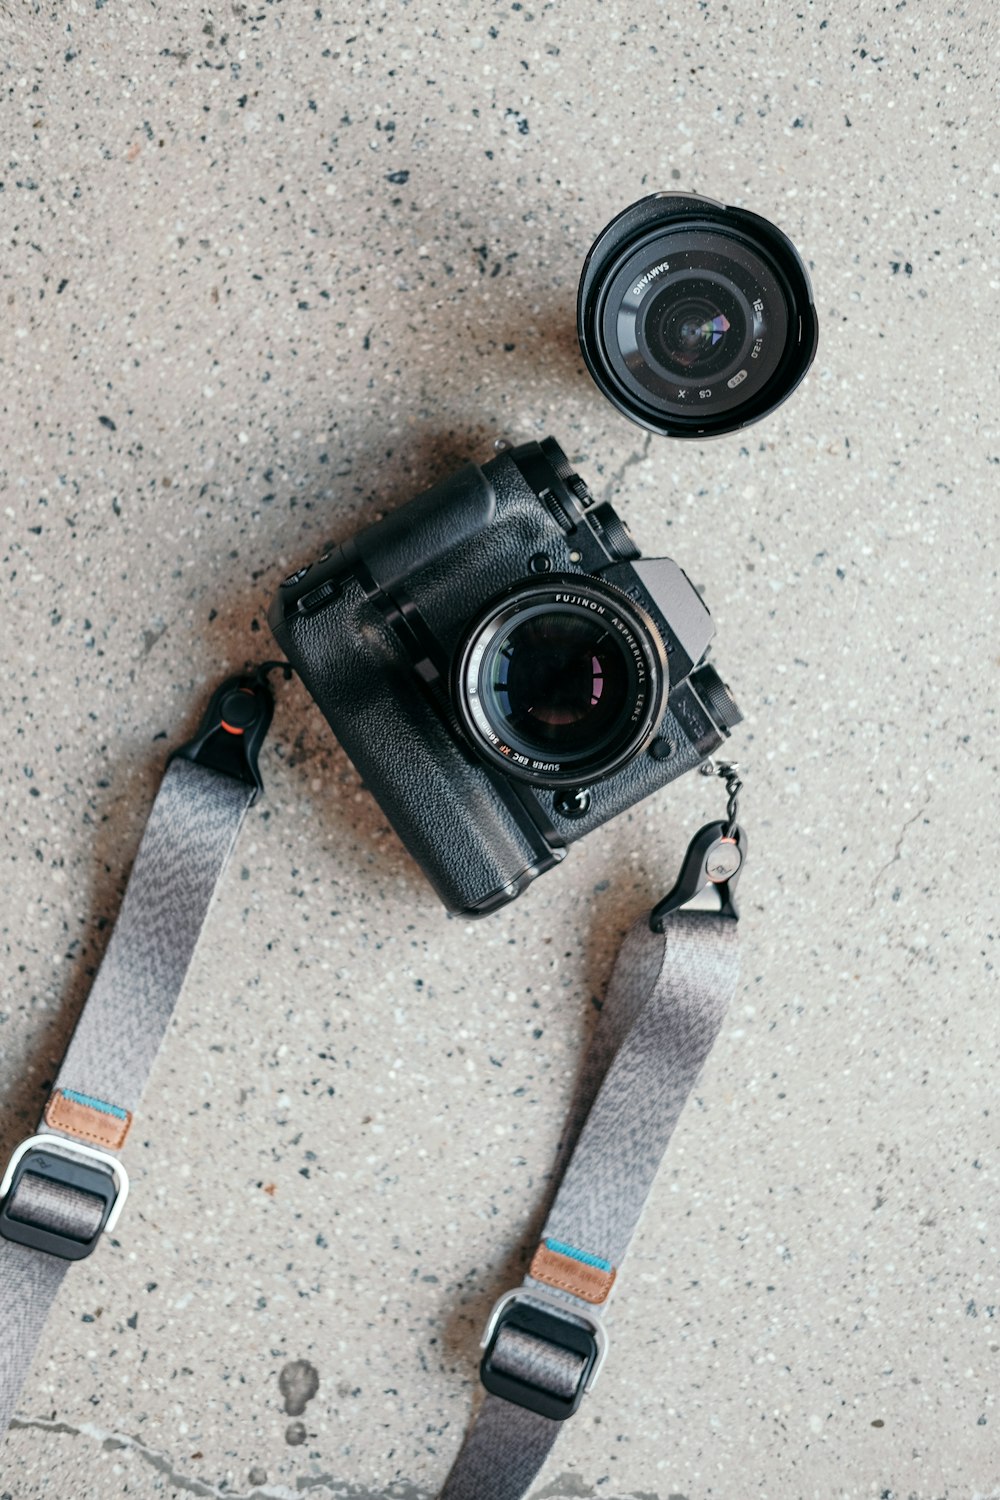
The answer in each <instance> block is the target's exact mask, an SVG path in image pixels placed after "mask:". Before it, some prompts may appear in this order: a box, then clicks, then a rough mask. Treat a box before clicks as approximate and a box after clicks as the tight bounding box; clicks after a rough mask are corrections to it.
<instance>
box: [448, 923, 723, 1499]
mask: <svg viewBox="0 0 1000 1500" xmlns="http://www.w3.org/2000/svg"><path fill="white" fill-rule="evenodd" d="M737 975H738V948H737V940H736V923H735V922H734V921H733V920H732V919H731V918H729V917H723V916H715V915H711V914H708V913H706V912H693V911H683V910H682V911H678V912H675V913H674V914H673V915H672V916H670V917H668V918H667V920H666V922H665V925H664V931H663V932H662V933H655V932H653V931H652V930H651V929H650V926H649V923H648V921H647V920H645V919H644V920H643V921H641V922H638V923H637V924H636V925H635V927H633V928H632V930H631V932H630V933H629V934H628V936H627V938H626V939H625V942H624V944H623V945H622V948H621V952H620V953H619V955H618V960H617V962H616V964H615V968H614V972H613V974H612V977H611V983H610V985H609V988H608V995H607V999H606V1001H605V1005H604V1009H603V1011H602V1013H601V1019H600V1022H599V1024H598V1028H597V1033H596V1035H595V1038H594V1042H593V1044H592V1047H591V1050H590V1052H589V1054H588V1057H587V1061H586V1065H585V1068H584V1075H583V1083H582V1085H581V1089H580V1093H579V1095H578V1098H577V1100H576V1104H575V1108H574V1111H573V1117H572V1124H571V1128H570V1132H569V1135H570V1141H569V1144H568V1148H567V1149H564V1152H563V1158H564V1160H565V1161H566V1165H565V1168H564V1170H563V1173H562V1177H561V1180H560V1181H559V1185H558V1189H557V1191H556V1194H555V1197H554V1200H553V1202H552V1205H551V1208H550V1210H549V1214H548V1217H547V1219H546V1222H545V1228H544V1231H543V1233H542V1240H541V1244H540V1245H539V1248H538V1250H537V1251H536V1253H535V1256H534V1258H533V1260H532V1263H531V1267H530V1269H529V1273H528V1275H527V1276H526V1277H525V1279H524V1283H523V1286H522V1288H521V1289H520V1292H519V1294H518V1297H517V1299H516V1302H515V1304H514V1305H515V1308H517V1307H520V1308H521V1309H525V1308H526V1309H532V1308H537V1309H541V1310H542V1311H543V1312H547V1313H548V1314H549V1316H550V1318H551V1316H552V1315H553V1314H555V1317H556V1321H557V1324H561V1323H562V1322H563V1320H565V1322H566V1323H568V1324H569V1325H570V1326H571V1327H575V1328H580V1329H584V1330H587V1331H589V1332H590V1333H591V1334H593V1335H594V1340H595V1343H600V1344H601V1345H603V1338H604V1335H603V1319H604V1314H605V1312H606V1309H607V1305H608V1299H609V1298H610V1295H611V1291H612V1288H613V1287H614V1286H615V1284H616V1278H617V1272H618V1268H619V1267H620V1266H621V1263H622V1261H623V1260H624V1258H625V1255H626V1253H627V1251H628V1247H629V1244H630V1243H631V1240H632V1236H633V1235H634V1233H635V1230H636V1227H637V1225H638V1223H639V1219H640V1217H641V1214H642V1210H643V1208H644V1206H645V1203H646V1200H647V1198H648V1196H649V1193H650V1190H651V1188H652V1186H653V1180H654V1178H655V1176H656V1173H657V1169H658V1168H659V1165H660V1162H661V1161H662V1159H663V1155H664V1153H665V1151H666V1149H667V1145H668V1143H669V1140H670V1137H671V1135H672V1134H673V1130H674V1127H675V1125H676V1124H677V1121H678V1119H679V1117H680V1113H681V1110H682V1109H683V1107H684V1104H685V1102H686V1100H687V1099H688V1097H689V1095H690V1093H691V1090H692V1089H693V1088H694V1085H695V1083H696V1082H697V1079H698V1075H699V1074H700V1072H701V1070H702V1067H703V1066H704V1063H705V1060H706V1058H707V1057H708V1054H709V1052H710V1051H711V1050H712V1046H713V1044H714V1042H715V1039H716V1037H717V1036H718V1034H719V1029H720V1027H721V1025H722V1022H723V1018H724V1017H725V1014H726V1010H727V1007H728V1005H729V1001H730V999H731V997H732V994H733V991H734V989H735V987H736V980H737ZM574 1139H575V1144H573V1141H574ZM514 1316H515V1321H514V1322H513V1324H512V1326H507V1324H506V1322H505V1320H504V1319H503V1318H501V1321H500V1325H499V1327H500V1331H499V1333H498V1334H497V1335H496V1338H495V1341H494V1343H493V1345H492V1351H491V1353H490V1356H489V1362H490V1366H491V1368H492V1370H493V1371H495V1372H498V1373H499V1374H500V1375H501V1376H504V1377H511V1376H512V1377H514V1378H515V1380H517V1381H519V1382H521V1383H522V1384H523V1386H524V1387H526V1388H527V1389H528V1394H529V1397H530V1395H531V1393H532V1392H539V1391H540V1392H543V1393H545V1394H546V1395H548V1396H554V1397H556V1398H558V1399H565V1398H566V1397H567V1396H568V1395H570V1394H572V1392H573V1391H574V1390H575V1389H576V1388H577V1386H578V1385H579V1384H580V1380H581V1376H582V1374H583V1372H584V1370H585V1367H586V1358H585V1356H584V1355H583V1354H581V1353H580V1352H578V1351H575V1350H573V1349H572V1348H571V1347H570V1348H567V1347H564V1346H562V1345H560V1344H559V1343H558V1342H557V1341H555V1340H553V1339H551V1338H549V1337H541V1336H539V1335H538V1334H537V1333H536V1332H532V1331H530V1330H526V1329H525V1328H523V1327H518V1326H517V1324H516V1316H517V1314H516V1312H515V1315H514ZM569 1342H570V1343H572V1342H573V1341H572V1340H570V1341H569ZM562 1425H563V1423H562V1421H559V1420H554V1419H553V1418H551V1417H549V1416H545V1415H539V1414H538V1413H537V1412H535V1411H531V1410H526V1409H525V1408H524V1407H523V1406H520V1405H518V1404H515V1402H514V1401H512V1400H506V1399H503V1398H502V1397H501V1396H499V1395H488V1396H487V1397H486V1400H485V1401H484V1402H483V1405H482V1407H481V1409H480V1412H479V1415H478V1417H477V1419H476V1421H475V1423H474V1425H473V1426H472V1428H471V1429H470V1432H469V1435H468V1437H467V1438H466V1441H465V1444H464V1446H463V1448H462V1449H461V1451H460V1453H459V1455H458V1458H457V1459H456V1461H455V1464H454V1467H453V1468H452V1471H451V1473H450V1475H449V1476H448V1479H447V1482H446V1484H445V1487H444V1489H443V1490H442V1492H441V1500H520V1497H521V1496H523V1495H525V1494H526V1493H527V1491H528V1490H529V1489H530V1487H531V1484H532V1482H533V1480H534V1479H535V1476H536V1475H537V1474H538V1472H539V1470H540V1469H541V1467H542V1465H543V1464H544V1462H545V1460H546V1458H547V1457H548V1454H549V1450H550V1449H551V1447H552V1444H553V1443H554V1442H555V1439H556V1437H557V1436H558V1434H559V1431H560V1429H561V1428H562Z"/></svg>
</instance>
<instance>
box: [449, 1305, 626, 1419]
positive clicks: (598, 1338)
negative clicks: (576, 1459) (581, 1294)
mask: <svg viewBox="0 0 1000 1500" xmlns="http://www.w3.org/2000/svg"><path fill="white" fill-rule="evenodd" d="M505 1332H514V1333H519V1334H521V1335H523V1336H524V1337H522V1339H521V1340H520V1341H519V1343H520V1345H521V1349H520V1350H519V1351H515V1358H511V1357H510V1351H509V1350H504V1349H503V1348H501V1349H498V1347H497V1345H498V1341H499V1340H500V1339H501V1337H502V1335H503V1334H504V1333H505ZM508 1342H509V1341H508ZM532 1345H534V1346H535V1347H534V1349H533V1348H532ZM481 1347H482V1348H483V1349H484V1350H485V1353H484V1354H483V1359H482V1363H481V1365H480V1367H479V1378H480V1379H481V1380H482V1382H483V1385H484V1386H485V1387H486V1389H487V1390H488V1391H490V1392H491V1393H492V1394H493V1395H494V1396H502V1397H503V1399H504V1400H505V1401H511V1402H513V1403H514V1405H515V1406H523V1407H526V1408H527V1410H528V1411H533V1412H537V1413H538V1415H539V1416H541V1417H549V1418H551V1419H552V1420H553V1421H554V1422H564V1421H565V1420H566V1418H567V1417H571V1416H572V1415H573V1413H574V1412H575V1411H576V1410H577V1408H578V1407H579V1405H580V1402H581V1401H582V1400H583V1398H584V1396H585V1395H586V1394H587V1392H588V1391H590V1390H593V1387H594V1384H595V1382H596V1380H597V1377H598V1375H599V1374H600V1371H601V1366H602V1365H603V1363H604V1360H605V1356H606V1355H607V1352H608V1336H607V1333H606V1332H605V1329H604V1327H603V1326H602V1324H601V1323H600V1321H599V1320H598V1319H597V1318H596V1317H590V1316H588V1314H587V1313H586V1312H584V1311H583V1310H582V1309H581V1310H580V1311H579V1312H578V1311H577V1309H576V1308H575V1307H574V1308H572V1309H570V1307H569V1306H568V1305H567V1304H566V1303H565V1302H563V1301H562V1300H560V1299H557V1298H556V1297H549V1296H547V1295H546V1294H545V1293H544V1292H538V1291H536V1290H535V1289H534V1287H532V1289H531V1291H530V1292H527V1291H526V1290H525V1289H524V1288H523V1287H518V1288H516V1289H515V1290H514V1291H512V1292H505V1293H504V1295H503V1296H502V1297H501V1298H500V1300H499V1301H498V1302H497V1303H496V1305H495V1306H494V1308H493V1311H492V1312H491V1313H490V1317H489V1322H488V1323H487V1325H486V1332H485V1333H484V1334H483V1337H482V1341H481ZM560 1351H561V1352H563V1353H565V1354H568V1355H571V1356H573V1355H575V1356H577V1366H578V1368H576V1369H575V1370H574V1369H573V1368H572V1361H571V1360H570V1361H565V1362H564V1364H565V1366H566V1368H565V1369H564V1370H563V1371H562V1372H559V1373H560V1378H559V1379H558V1381H557V1383H558V1385H559V1387H560V1388H559V1389H554V1388H553V1382H552V1376H553V1373H554V1372H553V1370H552V1369H551V1368H550V1369H549V1370H548V1371H546V1369H545V1355H546V1352H549V1353H550V1354H551V1353H553V1352H555V1353H556V1355H557V1357H558V1353H559V1352H560ZM517 1353H520V1354H521V1356H522V1358H521V1360H520V1363H521V1365H522V1369H521V1371H520V1372H519V1371H518V1370H517V1369H515V1368H513V1365H514V1364H515V1362H516V1354H517ZM547 1377H548V1384H544V1383H542V1382H544V1381H545V1380H546V1378H547ZM562 1377H565V1378H562Z"/></svg>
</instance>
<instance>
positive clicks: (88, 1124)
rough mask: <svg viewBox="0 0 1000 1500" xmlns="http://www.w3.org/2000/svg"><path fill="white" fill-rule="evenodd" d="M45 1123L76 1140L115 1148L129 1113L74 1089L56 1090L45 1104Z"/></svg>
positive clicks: (122, 1138)
mask: <svg viewBox="0 0 1000 1500" xmlns="http://www.w3.org/2000/svg"><path fill="white" fill-rule="evenodd" d="M45 1123H46V1125H51V1126H52V1129H53V1130H61V1131H63V1132H64V1133H65V1134H66V1135H73V1136H76V1138H77V1140H81V1141H90V1142H91V1143H92V1144H93V1145H95V1146H103V1147H104V1148H105V1149H106V1150H108V1151H118V1150H120V1149H121V1147H122V1146H124V1144H125V1138H126V1136H127V1135H128V1133H129V1127H130V1126H131V1124H132V1116H131V1114H130V1113H129V1111H128V1110H127V1109H120V1108H119V1106H118V1105H117V1104H107V1103H105V1101H104V1100H103V1099H93V1098H91V1097H90V1095H89V1094H78V1093H77V1092H76V1090H75V1089H56V1091H55V1093H54V1094H52V1095H51V1096H50V1097H49V1102H48V1104H47V1105H46V1106H45Z"/></svg>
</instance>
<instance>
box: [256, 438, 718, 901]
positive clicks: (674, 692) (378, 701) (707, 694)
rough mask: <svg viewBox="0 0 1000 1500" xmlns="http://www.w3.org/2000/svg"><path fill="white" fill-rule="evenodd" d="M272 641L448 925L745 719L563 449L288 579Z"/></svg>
mask: <svg viewBox="0 0 1000 1500" xmlns="http://www.w3.org/2000/svg"><path fill="white" fill-rule="evenodd" d="M271 628H272V629H273V631H274V634H275V636H276V638H277V640H278V642H279V643H280V645H281V647H282V649H283V650H284V652H285V654H286V655H287V657H288V659H289V661H290V662H291V663H292V665H293V666H294V667H295V668H296V670H297V671H298V673H299V674H300V676H301V677H302V680H303V682H304V683H305V685H306V687H307V688H308V690H309V692H310V693H311V694H312V696H313V697H314V698H315V700H316V702H317V703H318V704H319V706H320V708H321V709H322V710H323V713H324V714H325V715H326V717H327V719H328V720H329V722H330V725H331V727H332V728H333V730H334V732H335V734H336V735H337V738H338V739H339V740H340V742H341V744H342V745H343V747H344V749H345V750H346V751H347V753H348V755H349V756H350V757H351V759H352V760H353V762H354V764H355V765H356V766H357V768H358V770H359V771H360V772H361V775H362V777H363V779H364V781H365V783H366V785H367V786H368V788H369V789H370V790H371V791H372V792H373V793H374V795H375V797H376V798H377V799H378V801H379V803H380V804H381V806H382V809H383V811H384V812H385V814H386V816H387V818H388V819H389V821H390V823H392V825H393V827H394V828H395V829H396V832H397V833H398V834H399V836H400V838H401V839H402V840H403V842H404V843H405V844H406V846H407V848H408V849H409V851H410V853H411V854H412V855H413V856H414V858H415V859H416V860H417V861H418V863H419V864H420V865H421V866H422V868H423V870H424V871H425V873H426V874H427V876H428V878H429V879H430V880H431V882H432V883H433V885H434V886H435V887H436V889H437V891H438V892H439V894H440V896H441V898H442V900H443V901H444V903H445V905H446V906H447V907H448V908H449V910H451V911H454V912H462V913H464V914H466V915H469V916H478V915H482V914H485V913H487V912H490V911H494V910H495V909H496V908H497V907H499V906H502V905H503V904H504V903H505V902H507V901H512V900H513V899H514V897H515V896H517V895H519V893H520V892H521V891H522V890H524V888H525V886H526V885H527V884H528V883H529V881H531V880H533V879H534V877H535V876H536V875H539V874H541V873H542V871H543V870H547V869H549V868H551V866H552V865H554V864H556V863H557V862H558V861H559V860H560V859H562V857H563V855H564V854H565V852H566V846H567V845H568V844H571V843H572V842H573V841H574V840H575V839H578V838H581V837H582V836H583V835H584V834H585V833H589V832H590V831H591V829H593V828H596V827H598V826H599V824H601V823H604V822H605V821H606V820H607V819H608V818H613V817H614V816H615V814H616V813H620V812H623V811H624V810H625V809H626V808H628V807H631V806H632V805H633V804H634V803H636V802H639V801H641V799H642V798H643V797H647V796H649V794H650V792H654V791H656V789H657V788H658V787H661V786H664V785H665V784H666V783H667V782H668V781H673V780H674V778H675V777H676V776H680V775H681V773H682V772H684V771H688V770H690V769H691V768H692V767H694V766H696V765H698V764H699V762H700V761H702V760H704V759H705V757H706V756H708V755H710V754H711V753H712V751H713V750H715V749H716V747H717V746H718V745H719V744H720V742H721V741H722V739H723V737H724V736H725V735H727V734H728V732H729V730H730V728H731V727H732V725H733V724H736V723H738V722H739V720H740V717H741V715H740V712H739V710H738V708H737V707H736V705H735V703H734V702H733V700H732V698H731V697H730V696H729V693H728V692H727V690H726V688H725V687H724V686H723V683H722V681H721V679H720V678H719V676H718V674H717V672H716V671H715V669H714V667H711V666H709V665H708V664H707V663H706V662H705V661H704V660H703V658H704V655H705V650H706V648H707V646H708V643H709V641H710V640H711V637H712V621H711V618H710V616H709V613H708V610H707V609H706V608H705V606H704V604H703V603H702V601H701V599H700V597H699V595H698V593H697V591H696V590H695V588H694V587H693V585H692V584H691V583H690V582H689V580H688V579H687V577H686V576H685V574H684V573H683V572H682V571H681V569H680V568H679V567H678V566H677V564H676V563H674V562H671V561H670V560H669V558H642V557H640V553H639V549H638V548H637V547H636V546H635V544H634V542H633V541H632V538H631V537H630V535H629V533H628V530H627V528H626V526H625V525H624V523H623V522H622V521H621V519H620V518H619V516H618V515H617V513H616V512H615V510H614V509H613V508H612V507H611V506H610V505H608V504H597V503H596V502H595V501H594V498H593V496H592V495H591V494H590V492H589V490H588V489H587V486H586V484H585V483H584V481H583V479H581V477H580V476H579V475H578V474H576V473H574V471H573V469H572V467H571V465H570V463H569V462H568V460H567V458H566V456H565V454H564V453H563V452H562V449H561V448H560V447H559V445H558V443H556V442H555V440H554V439H553V438H546V439H545V440H544V442H542V443H526V444H524V445H523V446H522V447H518V448H510V449H507V450H506V451H504V452H501V453H500V454H499V455H498V456H497V457H496V458H493V459H491V460H490V462H489V463H486V464H484V465H483V466H482V467H481V468H479V467H477V466H476V465H474V464H469V465H467V466H466V467H465V468H463V469H460V470H459V471H458V473H456V474H453V475H452V476H451V477H450V478H448V479H446V480H444V481H443V482H442V483H441V484H438V485H435V486H434V488H433V489H430V490H427V491H426V492H425V493H424V494H422V495H418V496H417V498H416V499H415V500H411V501H410V502H409V504H407V505H404V506H402V507H401V508H400V509H399V510H397V511H395V512H394V513H393V514H391V515H390V516H388V517H387V518H386V519H385V520H384V521H380V522H378V523H377V524H376V525H374V526H370V527H368V528H367V530H365V531H362V532H360V533H359V534H358V535H357V536H355V537H354V538H352V540H351V541H349V542H347V543H346V544H345V545H344V546H342V547H338V548H337V549H336V550H335V551H333V552H330V553H328V554H327V555H326V556H325V557H323V558H321V559H320V560H319V561H318V562H317V563H314V564H313V565H312V566H311V567H308V568H301V569H300V570H299V571H298V572H297V573H293V574H292V576H291V577H290V578H288V579H286V580H285V582H284V584H283V585H282V587H281V590H280V592H279V594H278V596H277V598H276V599H275V601H274V604H273V606H272V609H271Z"/></svg>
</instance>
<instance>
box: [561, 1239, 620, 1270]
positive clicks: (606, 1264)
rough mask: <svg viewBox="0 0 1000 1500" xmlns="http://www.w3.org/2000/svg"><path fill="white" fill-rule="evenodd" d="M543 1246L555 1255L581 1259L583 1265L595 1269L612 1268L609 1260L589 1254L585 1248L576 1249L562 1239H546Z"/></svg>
mask: <svg viewBox="0 0 1000 1500" xmlns="http://www.w3.org/2000/svg"><path fill="white" fill-rule="evenodd" d="M545 1248H546V1250H551V1251H553V1252H554V1254H556V1255H568V1256H569V1258H570V1260H578V1261H581V1262H582V1263H583V1265H585V1266H593V1267H594V1269H595V1270H597V1271H613V1270H614V1266H613V1265H612V1264H611V1262H610V1261H609V1260H602V1259H601V1257H600V1256H599V1255H589V1254H588V1253H587V1251H586V1250H576V1249H574V1247H573V1246H572V1245H565V1244H564V1243H563V1241H562V1240H546V1241H545Z"/></svg>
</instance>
